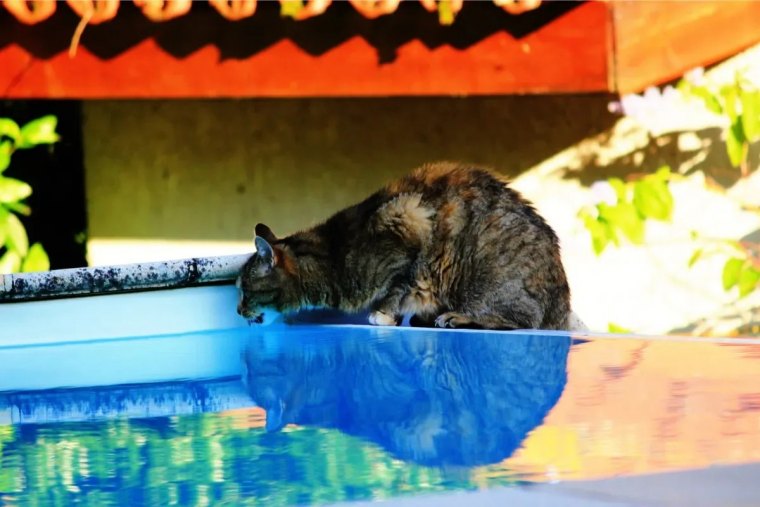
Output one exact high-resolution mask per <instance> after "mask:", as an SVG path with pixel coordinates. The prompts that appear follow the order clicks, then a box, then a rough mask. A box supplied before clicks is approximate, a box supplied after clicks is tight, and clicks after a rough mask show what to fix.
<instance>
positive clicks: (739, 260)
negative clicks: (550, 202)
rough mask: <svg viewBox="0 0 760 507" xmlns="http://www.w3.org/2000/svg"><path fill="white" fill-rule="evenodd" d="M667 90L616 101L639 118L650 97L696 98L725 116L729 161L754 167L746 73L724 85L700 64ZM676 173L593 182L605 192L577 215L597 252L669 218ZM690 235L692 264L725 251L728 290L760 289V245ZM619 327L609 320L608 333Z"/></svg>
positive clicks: (753, 111)
mask: <svg viewBox="0 0 760 507" xmlns="http://www.w3.org/2000/svg"><path fill="white" fill-rule="evenodd" d="M666 91H667V92H669V93H667V94H666V93H664V92H663V93H659V92H657V91H656V90H648V93H646V94H644V95H641V96H638V95H633V94H632V95H629V96H626V97H622V98H621V101H620V103H613V104H612V105H614V106H615V109H616V110H618V111H620V112H622V113H623V114H626V115H631V116H634V117H636V115H638V114H640V113H641V112H642V110H643V111H647V110H648V108H647V107H646V104H645V103H647V101H651V100H654V101H655V102H656V103H657V104H659V103H660V102H663V101H665V99H666V98H667V100H668V101H675V102H677V100H676V99H680V98H684V99H696V101H695V103H697V104H699V103H701V104H703V105H704V107H705V108H706V109H707V110H708V111H710V112H711V113H713V114H715V115H718V116H721V117H723V120H724V123H725V125H726V127H725V129H724V138H725V149H726V152H727V154H728V158H729V160H730V162H731V164H732V165H733V166H734V167H739V168H740V169H741V176H742V177H747V176H748V175H749V173H750V171H751V170H753V169H755V168H756V167H754V166H751V164H750V161H749V159H748V156H749V151H750V145H751V144H752V143H755V142H757V141H759V140H760V88H758V86H757V85H756V84H754V83H753V82H752V81H750V80H749V79H748V78H747V77H746V75H745V74H743V73H742V72H737V73H736V74H735V76H734V80H733V81H732V82H730V83H727V84H725V83H716V82H713V81H710V80H709V79H707V78H706V77H705V76H704V73H703V70H702V69H696V70H695V71H692V72H690V73H688V74H687V75H686V76H685V77H684V79H682V80H681V81H680V82H679V84H678V86H677V87H676V88H675V89H673V88H670V87H668V88H667V90H666ZM679 94H680V96H679ZM666 95H667V97H666ZM674 177H675V176H674V175H672V174H671V172H670V170H669V168H667V167H662V168H660V169H659V170H658V171H657V172H656V173H655V174H650V175H646V176H643V177H641V178H638V179H634V180H632V181H628V182H623V181H622V180H620V179H617V178H610V179H608V180H606V181H602V182H597V183H596V184H594V186H592V190H596V193H597V194H601V195H598V197H599V199H598V201H599V202H597V203H596V204H595V205H594V206H593V207H586V208H583V209H581V210H580V212H579V213H578V216H579V218H580V219H581V220H582V221H583V223H584V225H585V227H586V229H588V231H589V233H590V234H591V242H592V246H593V249H594V252H595V253H596V255H600V254H601V253H602V252H603V251H604V250H605V248H606V247H607V245H609V244H610V243H612V244H614V245H616V246H619V245H620V240H621V238H623V237H625V238H627V239H628V240H629V241H630V242H632V243H634V244H637V245H640V244H643V242H644V232H645V224H646V221H647V220H650V219H655V220H664V221H667V220H670V218H671V216H672V212H673V206H674V202H673V196H672V194H671V192H670V189H669V187H668V182H669V181H672V179H673V178H674ZM605 192H606V194H607V195H604V194H605ZM692 238H693V240H694V241H695V243H697V244H698V245H699V246H698V247H696V248H695V250H694V252H693V254H692V255H691V258H690V259H689V263H688V265H689V267H692V266H694V265H695V264H696V263H697V262H699V261H700V260H701V259H704V258H706V257H708V256H712V255H722V256H725V257H726V260H725V263H724V266H723V272H722V286H723V289H724V290H725V291H727V292H728V291H734V290H736V294H737V295H738V298H739V299H741V298H744V297H746V296H748V295H749V294H751V293H752V292H753V291H755V290H758V289H760V246H758V245H756V244H752V243H749V242H740V241H736V240H732V239H711V238H704V237H702V236H700V235H699V234H698V233H696V232H693V233H692ZM620 329H622V328H619V326H616V325H615V324H610V332H617V331H619V330H620Z"/></svg>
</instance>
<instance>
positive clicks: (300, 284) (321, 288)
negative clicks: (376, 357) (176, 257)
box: [237, 162, 583, 330]
mask: <svg viewBox="0 0 760 507" xmlns="http://www.w3.org/2000/svg"><path fill="white" fill-rule="evenodd" d="M254 241H255V246H256V253H255V254H253V255H252V256H251V257H250V259H249V260H248V261H247V262H246V264H245V266H244V267H243V269H242V272H241V273H240V276H239V277H238V280H237V286H238V289H239V293H240V301H239V304H238V313H239V314H240V315H242V316H243V317H246V318H247V319H249V321H251V322H257V323H262V322H266V321H267V319H271V316H272V315H273V312H272V310H273V311H275V312H277V313H286V314H287V313H293V312H297V311H299V310H303V309H315V308H329V309H336V310H341V311H344V312H358V311H367V310H368V311H369V312H370V314H369V321H370V323H372V324H375V325H385V326H387V325H391V326H392V325H398V324H399V323H400V322H401V320H402V318H403V316H404V315H410V316H412V323H413V324H416V325H428V326H433V325H434V326H436V327H444V328H462V327H467V328H485V329H561V330H571V329H576V328H582V327H583V326H582V323H580V322H579V321H578V320H577V318H576V317H575V316H574V314H572V312H571V307H570V288H569V286H568V283H567V278H566V276H565V270H564V268H563V266H562V260H561V258H560V247H559V240H558V238H557V235H556V234H555V232H554V231H553V230H552V228H551V227H550V226H549V225H548V224H547V223H546V221H545V220H544V219H543V218H542V217H541V216H540V215H539V214H538V212H537V211H536V210H535V209H534V208H533V206H532V205H531V204H530V203H529V202H528V201H526V200H525V199H524V198H522V197H521V196H520V195H519V194H518V193H517V192H516V191H515V190H513V189H512V188H510V186H509V184H508V183H507V181H506V180H505V179H504V178H503V177H502V176H500V175H498V174H497V173H495V172H492V171H490V170H487V169H483V168H479V167H473V166H470V165H465V164H460V163H451V162H439V163H432V164H427V165H424V166H422V167H420V168H418V169H416V170H414V171H413V172H412V173H411V174H409V175H407V176H405V177H402V178H400V179H398V180H396V181H393V182H391V183H389V184H388V185H386V186H385V187H384V188H382V189H380V190H379V191H377V192H375V193H374V194H372V195H371V196H369V197H368V198H366V199H365V200H363V201H362V202H360V203H358V204H356V205H354V206H350V207H348V208H346V209H344V210H342V211H340V212H338V213H336V214H335V215H333V216H332V217H330V218H328V219H327V220H326V221H324V222H323V223H321V224H319V225H317V226H315V227H313V228H311V229H308V230H304V231H301V232H297V233H295V234H292V235H290V236H287V237H284V238H278V237H277V236H275V234H274V233H273V232H272V231H271V230H270V229H269V228H268V227H267V226H265V225H263V224H258V225H257V226H256V229H255V240H254ZM268 310H269V311H268Z"/></svg>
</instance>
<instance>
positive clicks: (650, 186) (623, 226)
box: [578, 167, 673, 255]
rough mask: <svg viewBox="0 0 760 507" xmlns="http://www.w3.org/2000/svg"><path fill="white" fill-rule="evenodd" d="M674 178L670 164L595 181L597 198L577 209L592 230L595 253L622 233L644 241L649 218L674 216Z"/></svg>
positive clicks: (632, 239)
mask: <svg viewBox="0 0 760 507" xmlns="http://www.w3.org/2000/svg"><path fill="white" fill-rule="evenodd" d="M671 178H672V175H671V172H670V168H669V167H661V168H660V169H658V170H657V172H656V173H654V174H649V175H646V176H644V177H642V178H639V179H636V180H633V181H628V182H624V181H623V180H621V179H619V178H610V179H608V180H607V181H599V182H596V183H594V185H592V191H594V193H595V194H596V195H597V200H598V202H597V203H596V204H595V205H594V206H591V207H585V208H583V209H581V210H580V212H579V213H578V216H579V217H580V219H581V220H583V223H584V225H585V226H586V228H587V229H588V231H589V232H590V233H591V243H592V245H593V247H594V253H596V255H600V254H601V253H602V252H603V251H604V249H605V248H606V247H607V245H608V244H610V243H613V244H615V245H616V246H619V245H620V240H621V239H622V238H623V237H625V238H628V240H629V241H630V242H631V243H633V244H636V245H641V244H643V243H644V228H645V225H646V220H647V219H654V220H661V221H669V220H670V219H671V217H672V216H673V195H672V194H671V193H670V189H669V188H668V181H670V179H671Z"/></svg>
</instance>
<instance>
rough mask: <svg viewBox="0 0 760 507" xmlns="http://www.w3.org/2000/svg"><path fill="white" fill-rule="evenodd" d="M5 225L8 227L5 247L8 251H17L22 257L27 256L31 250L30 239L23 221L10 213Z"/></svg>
mask: <svg viewBox="0 0 760 507" xmlns="http://www.w3.org/2000/svg"><path fill="white" fill-rule="evenodd" d="M5 223H6V226H7V230H6V238H5V245H6V246H7V247H8V250H13V251H15V252H16V253H17V254H19V256H21V257H23V256H25V255H26V253H27V251H28V250H29V237H28V236H27V235H26V229H25V228H24V225H23V224H22V223H21V220H19V219H18V217H17V216H16V215H14V214H13V213H10V214H8V218H7V219H6V222H5Z"/></svg>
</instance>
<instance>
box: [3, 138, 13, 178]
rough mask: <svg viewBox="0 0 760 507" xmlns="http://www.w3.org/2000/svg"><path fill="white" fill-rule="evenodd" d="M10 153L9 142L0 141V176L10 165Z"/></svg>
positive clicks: (11, 148) (10, 146) (11, 147)
mask: <svg viewBox="0 0 760 507" xmlns="http://www.w3.org/2000/svg"><path fill="white" fill-rule="evenodd" d="M11 153H13V146H12V145H11V142H10V141H0V174H3V171H5V170H6V169H8V166H9V165H11Z"/></svg>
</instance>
